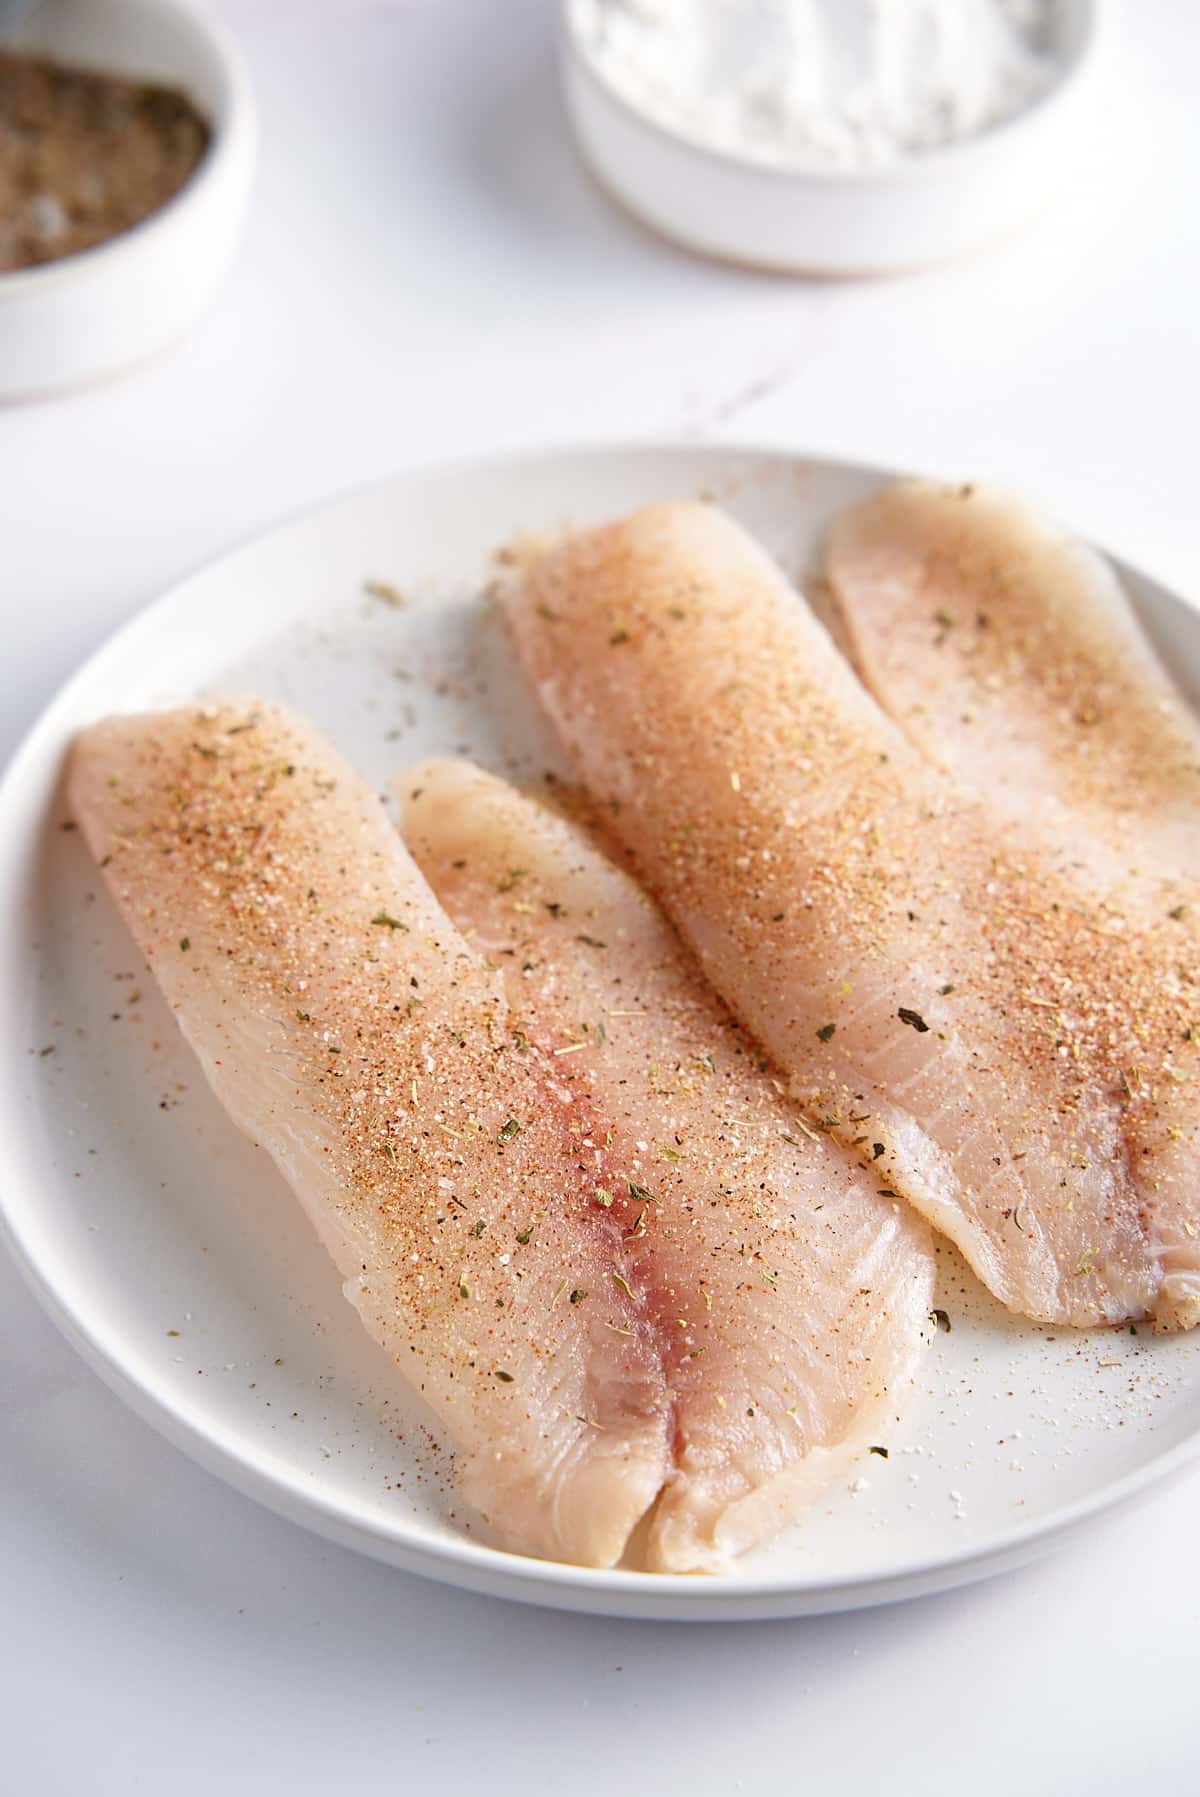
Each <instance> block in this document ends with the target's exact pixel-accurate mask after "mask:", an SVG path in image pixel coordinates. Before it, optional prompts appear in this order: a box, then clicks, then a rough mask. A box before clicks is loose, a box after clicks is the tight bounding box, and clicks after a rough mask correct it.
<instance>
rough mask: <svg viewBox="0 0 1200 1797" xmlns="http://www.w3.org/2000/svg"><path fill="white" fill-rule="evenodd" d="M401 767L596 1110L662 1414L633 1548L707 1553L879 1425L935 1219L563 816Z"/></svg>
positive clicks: (477, 922) (460, 915) (488, 937)
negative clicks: (662, 1393) (787, 1070)
mask: <svg viewBox="0 0 1200 1797" xmlns="http://www.w3.org/2000/svg"><path fill="white" fill-rule="evenodd" d="M397 784H398V788H399V791H400V793H401V795H402V797H403V799H404V802H405V823H404V828H405V834H406V836H407V839H408V842H409V845H410V847H411V849H412V851H413V853H414V855H415V856H416V859H417V861H418V863H419V865H420V866H421V868H422V870H423V871H424V873H425V874H426V876H427V877H428V879H429V881H430V883H431V885H432V886H433V889H434V891H435V892H436V893H437V895H438V898H439V899H440V900H441V902H442V904H443V905H444V906H445V907H446V909H447V911H448V912H449V914H450V916H451V917H452V919H453V920H454V922H455V923H456V924H457V925H458V927H459V928H460V929H461V930H462V931H463V932H464V933H465V934H466V935H467V937H468V939H469V941H470V942H471V944H472V946H473V947H476V948H478V949H479V950H480V951H482V952H483V953H485V954H486V955H487V956H488V957H489V958H490V959H491V960H492V961H493V962H495V964H496V965H497V966H498V967H499V968H500V970H501V973H502V974H503V976H504V979H505V984H506V988H507V992H508V997H509V1000H510V1003H511V1004H512V1007H513V1009H514V1011H515V1012H518V1013H520V1014H522V1016H523V1017H524V1018H525V1019H526V1020H527V1025H526V1026H527V1029H528V1032H529V1036H530V1038H531V1040H534V1041H539V1042H541V1043H542V1044H543V1045H544V1046H546V1047H547V1048H548V1050H549V1053H550V1055H551V1056H552V1057H553V1058H554V1059H555V1060H556V1061H557V1063H558V1065H559V1067H560V1069H561V1073H562V1077H563V1078H564V1079H565V1080H567V1081H568V1082H569V1083H570V1084H571V1085H572V1087H573V1089H575V1090H577V1091H578V1092H579V1093H580V1094H581V1095H582V1097H583V1099H584V1101H585V1103H586V1104H587V1105H588V1106H589V1107H590V1108H591V1109H593V1110H594V1111H595V1112H596V1114H597V1115H601V1116H606V1117H609V1118H611V1119H612V1124H613V1130H614V1141H613V1144H612V1153H613V1155H614V1157H615V1158H616V1160H617V1161H618V1162H619V1164H620V1166H621V1167H622V1169H623V1173H624V1179H623V1180H622V1182H621V1183H620V1185H619V1186H617V1187H615V1188H613V1189H612V1190H610V1191H605V1192H604V1193H603V1194H602V1195H601V1196H602V1200H603V1203H604V1204H605V1206H606V1208H608V1209H609V1213H610V1215H611V1216H613V1217H614V1218H617V1219H619V1220H620V1223H621V1227H622V1230H623V1233H624V1236H625V1246H626V1254H627V1272H628V1277H629V1279H630V1281H631V1283H633V1284H634V1285H635V1286H637V1287H638V1289H640V1290H644V1291H645V1292H646V1294H647V1301H648V1304H649V1306H650V1309H651V1313H652V1315H653V1317H654V1320H655V1327H656V1329H657V1331H658V1335H659V1339H660V1341H661V1344H662V1356H663V1364H664V1367H665V1370H666V1376H667V1381H668V1387H669V1390H670V1394H671V1401H672V1414H673V1419H674V1420H673V1452H672V1462H673V1463H672V1468H671V1471H670V1472H669V1474H668V1477H667V1481H666V1484H665V1487H664V1490H663V1493H662V1496H661V1497H660V1499H659V1502H658V1505H657V1507H656V1509H655V1510H654V1512H653V1514H652V1517H651V1522H650V1528H649V1532H648V1540H647V1555H648V1562H649V1564H650V1565H651V1566H652V1567H654V1568H656V1569H658V1570H664V1571H672V1572H682V1571H695V1570H715V1569H717V1568H719V1567H721V1566H723V1565H724V1564H725V1563H726V1562H727V1561H728V1560H729V1559H730V1558H731V1557H732V1556H733V1555H736V1554H739V1553H742V1552H744V1551H745V1550H746V1549H747V1548H750V1547H753V1546H754V1545H756V1544H757V1543H759V1542H761V1541H764V1540H766V1539H768V1538H770V1537H771V1536H772V1535H773V1534H774V1533H775V1532H776V1531H777V1530H778V1529H780V1528H781V1527H782V1526H784V1525H785V1524H786V1523H788V1522H790V1521H792V1520H794V1518H795V1517H796V1516H797V1515H798V1514H799V1513H800V1512H801V1511H802V1509H803V1508H804V1507H805V1505H806V1504H807V1503H809V1502H811V1501H812V1499H813V1498H814V1497H815V1496H816V1495H817V1494H818V1493H819V1492H820V1491H821V1490H822V1489H823V1488H825V1487H827V1485H828V1484H829V1482H830V1480H831V1479H832V1478H833V1477H834V1476H835V1475H836V1474H837V1473H838V1471H839V1470H840V1469H841V1468H842V1467H843V1466H844V1465H845V1463H846V1460H847V1458H848V1457H849V1456H850V1455H851V1454H852V1453H855V1452H857V1453H860V1454H861V1453H863V1452H864V1451H865V1449H866V1448H867V1447H869V1446H871V1445H876V1444H878V1443H880V1442H886V1440H887V1439H888V1437H889V1435H890V1434H891V1432H892V1431H893V1429H894V1427H895V1424H896V1420H897V1416H898V1413H899V1411H900V1410H901V1408H902V1407H903V1405H904V1403H905V1402H906V1400H907V1398H908V1396H909V1393H910V1390H911V1386H912V1382H913V1375H914V1371H915V1368H916V1365H917V1363H918V1358H919V1356H920V1354H921V1352H922V1346H923V1342H924V1339H925V1333H926V1330H927V1326H928V1319H929V1312H930V1305H931V1303H932V1298H933V1256H932V1252H931V1248H930V1244H929V1241H928V1237H927V1232H926V1230H925V1228H924V1226H923V1225H922V1224H921V1223H920V1222H919V1220H918V1219H916V1218H915V1217H914V1216H913V1215H912V1213H911V1212H909V1211H908V1210H907V1207H906V1206H903V1205H902V1204H900V1203H898V1202H897V1200H896V1199H895V1197H894V1196H888V1195H887V1193H886V1190H885V1191H884V1192H883V1193H882V1194H881V1191H880V1188H881V1186H884V1181H883V1179H882V1178H880V1177H879V1176H878V1175H877V1174H875V1173H874V1172H872V1171H868V1170H867V1169H866V1168H862V1167H860V1166H859V1165H858V1163H857V1161H856V1160H854V1159H851V1158H849V1157H848V1156H847V1155H846V1154H845V1152H844V1151H843V1150H841V1149H839V1148H838V1147H837V1146H836V1145H834V1144H833V1143H832V1142H831V1141H830V1140H829V1138H828V1136H825V1135H823V1134H821V1133H820V1132H819V1131H816V1130H814V1129H813V1128H812V1127H811V1126H810V1125H809V1124H807V1123H806V1122H804V1120H803V1119H802V1118H799V1117H798V1116H797V1107H796V1105H795V1104H794V1103H789V1102H788V1101H787V1099H786V1096H785V1094H784V1088H783V1086H782V1084H781V1083H780V1082H779V1081H778V1079H776V1078H775V1077H774V1073H773V1070H772V1069H771V1068H770V1067H769V1066H768V1065H767V1064H766V1063H765V1062H764V1060H763V1058H762V1054H761V1051H760V1050H759V1049H758V1047H757V1046H756V1044H755V1043H754V1042H753V1041H752V1040H751V1039H750V1038H749V1037H748V1036H747V1035H746V1033H745V1031H744V1030H742V1029H740V1028H739V1027H738V1026H737V1025H736V1023H735V1022H734V1020H733V1019H732V1018H731V1017H730V1015H729V1013H728V1012H727V1011H726V1009H725V1007H724V1006H723V1005H722V1004H721V1003H720V1001H719V1000H718V999H717V998H716V997H715V995H714V994H713V992H712V990H711V988H710V987H709V986H708V985H707V983H706V982H705V980H704V979H703V976H702V975H701V973H700V971H699V969H698V967H697V965H696V963H695V961H694V960H693V958H692V957H691V955H690V954H689V953H688V952H687V951H686V950H685V949H684V947H683V945H682V944H681V943H680V941H679V938H678V937H677V936H676V934H675V932H674V931H673V930H672V929H671V927H670V925H669V924H668V923H667V922H666V920H665V918H664V917H663V916H662V914H661V912H659V910H658V909H657V907H656V906H654V905H653V904H652V903H651V902H650V901H649V900H648V899H647V898H646V897H645V895H644V893H643V892H642V891H641V889H640V888H639V887H638V886H636V885H635V884H634V882H633V881H632V880H631V879H630V878H629V876H628V875H627V874H625V873H623V872H621V871H620V870H619V869H618V868H617V867H616V866H615V865H614V864H613V863H612V861H611V860H609V858H608V857H607V856H606V855H605V854H604V853H603V852H602V851H601V850H600V849H599V848H598V847H597V846H596V844H595V842H594V840H592V839H591V838H590V837H589V835H587V834H585V833H584V832H583V831H582V830H581V829H580V828H579V827H578V826H577V825H576V824H575V823H574V822H572V821H568V820H567V819H566V818H564V817H562V816H559V815H556V814H555V813H554V812H552V811H550V810H548V809H547V808H546V807H545V806H543V805H540V804H538V803H536V802H534V801H533V800H532V799H530V798H527V797H525V796H523V795H522V794H520V793H518V792H516V791H515V790H514V789H513V788H512V787H510V786H508V785H506V784H505V783H504V782H503V781H500V780H497V779H495V778H493V777H492V776H491V775H488V774H485V773H483V772H481V771H480V770H479V769H477V768H474V767H471V766H469V765H467V764H464V763H434V764H431V765H429V766H425V767H421V768H419V769H415V770H413V771H412V772H411V774H409V775H408V776H406V777H405V778H404V779H403V780H402V781H399V782H398V783H397ZM571 1298H572V1301H573V1302H579V1303H581V1304H584V1305H586V1306H588V1307H593V1306H599V1307H600V1308H601V1310H603V1309H604V1308H605V1306H606V1304H607V1293H606V1292H605V1291H603V1290H601V1291H595V1290H589V1291H587V1292H578V1291H574V1292H572V1294H571Z"/></svg>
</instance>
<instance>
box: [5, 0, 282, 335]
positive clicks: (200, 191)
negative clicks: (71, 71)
mask: <svg viewBox="0 0 1200 1797" xmlns="http://www.w3.org/2000/svg"><path fill="white" fill-rule="evenodd" d="M142 3H143V4H145V0H142ZM153 4H154V10H155V12H157V13H160V14H162V15H164V16H167V17H170V18H171V20H172V22H173V24H176V25H179V26H181V27H182V28H183V31H184V32H185V33H190V34H191V35H192V37H193V38H194V39H195V40H197V41H199V42H201V43H202V44H203V45H204V46H205V47H206V48H207V49H208V50H209V51H210V52H211V54H212V57H213V62H214V66H215V69H216V72H217V76H218V80H219V84H220V89H221V91H220V97H219V100H218V102H217V106H216V108H215V116H214V117H212V118H206V123H207V124H208V126H209V130H210V133H211V136H210V139H209V144H208V148H207V149H206V151H205V153H204V155H203V156H202V157H201V159H200V162H199V163H198V164H197V166H196V168H195V169H194V170H193V172H192V173H191V174H190V175H189V176H188V178H187V180H186V181H185V182H184V183H183V186H182V187H180V188H178V189H177V190H176V192H175V193H173V194H172V195H171V197H170V199H168V200H165V201H164V202H163V204H162V205H161V206H157V207H156V208H155V209H154V211H153V212H149V213H147V214H146V216H145V217H144V218H141V219H139V220H138V221H137V223H136V224H133V225H128V226H126V228H125V229H124V230H123V231H118V232H117V233H116V235H115V236H113V237H108V238H105V239H104V240H103V241H102V242H101V243H94V244H91V245H89V247H88V248H87V249H83V250H75V251H73V252H72V253H71V254H70V255H67V256H59V257H56V258H55V259H53V260H51V261H49V262H39V263H36V264H35V265H34V266H33V267H31V268H14V269H8V270H4V271H0V306H3V305H4V304H6V303H7V302H8V301H10V300H16V299H18V298H23V297H26V296H28V295H30V294H35V293H37V292H38V291H39V290H42V289H47V288H51V287H55V286H58V287H63V286H67V285H68V284H69V283H72V282H85V281H87V280H88V279H89V278H90V277H91V276H92V275H93V274H98V275H102V274H104V273H105V272H106V271H108V270H109V269H111V268H113V267H114V266H116V265H117V264H118V263H119V262H120V261H122V260H125V261H128V260H131V259H132V258H134V257H136V256H139V255H140V254H141V253H142V252H143V250H144V249H146V248H147V247H152V245H153V240H154V239H155V238H156V237H157V235H158V233H159V232H160V231H165V230H168V229H170V228H171V227H172V226H173V225H174V224H175V223H176V222H177V221H178V220H180V218H181V217H182V216H183V215H184V214H185V212H186V211H187V210H188V209H189V208H191V207H192V206H194V204H195V203H196V201H197V200H199V199H201V198H202V197H203V196H204V195H205V194H206V193H208V192H210V191H211V190H212V189H213V187H214V186H215V185H216V183H217V182H218V181H219V180H220V178H221V176H222V175H223V173H224V170H225V169H226V168H227V167H228V165H229V163H230V161H231V159H232V157H233V155H234V153H235V151H236V149H237V147H238V145H239V143H241V142H244V141H246V139H247V137H248V134H249V133H250V132H251V131H252V130H253V126H254V94H253V89H252V87H251V85H250V75H249V71H248V69H247V67H246V63H245V59H244V57H243V55H242V52H241V50H240V49H239V47H238V45H237V43H236V41H235V40H234V38H233V37H232V35H231V34H230V33H229V32H228V31H227V30H226V29H225V27H224V26H223V25H221V24H220V23H219V22H218V21H217V20H216V19H213V18H210V17H209V16H208V15H207V14H206V13H202V12H201V11H200V10H199V9H198V7H196V6H194V5H193V4H192V3H191V0H153Z"/></svg>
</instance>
